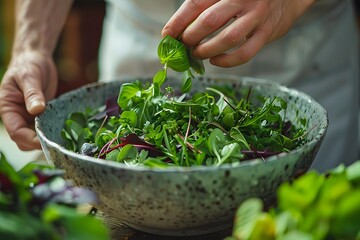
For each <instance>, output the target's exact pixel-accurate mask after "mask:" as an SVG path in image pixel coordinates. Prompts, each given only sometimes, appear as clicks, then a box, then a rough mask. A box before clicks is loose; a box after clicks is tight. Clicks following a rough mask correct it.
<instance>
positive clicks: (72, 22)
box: [0, 0, 105, 169]
mask: <svg viewBox="0 0 360 240" xmlns="http://www.w3.org/2000/svg"><path fill="white" fill-rule="evenodd" d="M14 5H15V1H14V0H0V81H1V79H2V77H3V74H4V72H5V70H6V66H7V65H8V63H9V60H10V54H11V48H12V41H13V37H14V24H15V22H14ZM104 14H105V2H104V1H102V0H75V1H74V5H73V7H72V9H71V12H70V15H69V17H68V18H67V21H66V23H65V27H64V29H63V32H62V34H61V37H60V40H59V44H58V46H57V48H56V50H55V53H54V59H55V63H56V65H57V68H58V74H59V88H58V93H57V95H59V94H61V93H64V92H66V91H69V90H71V89H74V88H77V87H79V86H81V85H83V84H86V83H90V82H94V81H96V80H97V77H98V67H97V56H98V46H99V43H100V36H101V31H102V21H103V17H104ZM0 121H1V120H0ZM0 151H1V152H3V153H4V154H5V156H6V157H7V159H8V160H9V162H10V163H12V164H13V165H14V167H15V168H16V169H19V168H20V167H22V166H23V165H24V164H25V163H27V162H30V161H33V160H39V159H40V158H42V157H43V155H42V152H41V151H30V152H23V151H20V150H19V149H18V147H17V146H16V144H15V143H14V142H13V141H12V140H11V139H10V138H9V136H8V134H7V132H6V130H5V129H4V127H3V126H2V124H1V122H0Z"/></svg>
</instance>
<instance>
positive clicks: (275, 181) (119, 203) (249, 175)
mask: <svg viewBox="0 0 360 240" xmlns="http://www.w3.org/2000/svg"><path fill="white" fill-rule="evenodd" d="M136 79H140V80H143V81H151V78H146V77H145V78H136ZM136 79H134V78H133V79H122V80H121V81H115V82H109V83H97V84H91V85H88V86H85V87H82V88H80V89H77V90H74V91H72V92H69V93H67V94H64V95H62V96H60V97H59V98H57V99H54V100H52V101H50V102H49V103H48V105H47V107H46V110H45V112H44V113H42V114H41V115H40V116H38V117H37V118H36V122H35V123H36V126H35V127H36V131H37V133H38V136H39V138H40V141H41V144H42V148H43V151H44V154H45V156H46V158H47V160H48V161H50V162H51V163H53V164H54V165H55V166H56V167H58V168H62V169H64V170H65V171H66V177H68V178H70V179H72V180H73V181H74V182H75V183H76V184H77V185H80V186H83V187H87V188H89V189H91V190H93V191H94V192H95V193H96V194H97V196H98V198H99V203H98V204H97V205H96V207H98V208H99V209H100V210H101V211H102V212H103V213H104V214H105V215H108V216H109V217H111V218H115V219H119V220H120V221H122V222H124V223H125V224H127V225H129V226H130V227H133V228H135V229H137V230H141V231H144V232H150V233H155V234H162V235H172V236H179V235H198V234H205V233H210V232H216V231H219V230H222V229H225V228H227V227H230V226H231V225H232V222H233V217H234V213H235V211H236V209H237V207H238V206H239V205H240V203H241V202H243V201H244V200H245V199H247V198H249V197H260V198H261V199H263V201H264V202H265V204H269V203H271V202H272V201H273V200H274V198H275V191H276V189H277V187H278V186H279V185H280V184H281V183H282V182H284V181H286V180H289V179H291V178H293V177H294V176H296V175H297V174H299V173H302V172H305V171H307V170H308V168H309V167H310V165H311V163H312V161H313V159H314V157H315V155H316V153H317V151H318V149H319V147H320V145H321V142H322V140H323V138H324V136H325V133H326V129H327V126H328V118H327V113H326V111H325V109H324V108H323V107H322V106H320V105H319V104H318V103H317V102H316V101H314V99H312V98H311V97H309V96H308V95H306V94H304V93H302V92H299V91H297V90H294V89H289V88H286V87H284V86H280V85H278V84H276V83H273V82H268V81H264V80H259V79H252V78H244V77H237V76H211V77H204V78H200V79H198V80H195V81H193V88H192V89H193V90H195V91H201V90H203V89H204V88H205V87H206V86H209V85H214V84H220V83H221V84H224V83H226V84H230V85H231V86H232V87H234V88H236V89H239V91H240V90H241V89H244V88H249V87H252V96H256V95H257V94H260V95H263V96H275V95H276V96H281V97H283V98H284V99H285V100H286V101H287V102H288V107H289V110H288V111H287V113H286V115H287V117H288V118H289V120H291V121H292V122H296V119H297V118H306V119H307V121H308V130H309V134H308V135H307V138H308V140H309V142H308V143H306V144H305V145H303V146H302V147H301V148H299V149H297V150H294V151H292V152H290V153H287V154H280V155H278V156H273V157H270V158H268V159H266V161H264V160H262V159H258V160H250V161H243V162H241V163H238V164H233V165H223V166H221V167H191V168H185V167H169V168H166V169H152V168H149V167H129V166H127V165H125V164H122V163H117V162H111V161H106V160H101V159H96V158H92V157H88V156H83V155H80V154H77V153H74V152H71V151H68V150H66V149H65V148H64V147H62V145H63V140H62V138H61V135H60V132H61V129H62V128H63V125H64V120H65V118H66V117H67V116H68V114H69V113H71V112H75V111H84V110H85V108H86V107H99V106H101V105H103V104H104V102H105V99H106V98H107V97H109V96H113V95H117V94H118V92H119V89H120V86H121V83H123V82H131V81H133V80H136ZM178 82H179V81H178V80H177V79H170V80H168V81H167V83H168V84H171V85H173V86H175V87H176V86H178ZM177 88H179V87H177ZM310 129H311V131H310Z"/></svg>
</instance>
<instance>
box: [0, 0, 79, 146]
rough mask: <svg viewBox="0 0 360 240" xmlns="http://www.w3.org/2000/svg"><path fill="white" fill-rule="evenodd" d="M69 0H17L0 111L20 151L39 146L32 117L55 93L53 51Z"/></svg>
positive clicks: (68, 8)
mask: <svg viewBox="0 0 360 240" xmlns="http://www.w3.org/2000/svg"><path fill="white" fill-rule="evenodd" d="M71 4H72V0H61V1H59V0H18V1H17V2H16V9H15V18H16V29H15V39H14V44H13V50H12V56H11V61H10V64H9V66H8V69H7V71H6V73H5V74H4V77H3V79H2V81H1V86H0V114H1V118H2V122H3V124H4V126H5V128H6V129H7V131H8V133H9V135H10V137H11V139H12V140H14V141H15V142H16V143H17V145H18V146H19V148H20V149H21V150H33V149H40V143H39V140H38V138H37V136H36V133H35V131H34V130H33V122H34V116H35V115H37V114H39V113H41V112H42V111H44V109H45V104H46V100H48V99H51V98H53V97H54V96H55V94H56V90H57V71H56V67H55V64H54V62H53V57H52V55H53V51H54V49H55V47H56V44H57V40H58V38H59V35H60V33H61V30H62V28H63V25H64V23H65V20H66V17H67V15H68V12H69V10H70V7H71Z"/></svg>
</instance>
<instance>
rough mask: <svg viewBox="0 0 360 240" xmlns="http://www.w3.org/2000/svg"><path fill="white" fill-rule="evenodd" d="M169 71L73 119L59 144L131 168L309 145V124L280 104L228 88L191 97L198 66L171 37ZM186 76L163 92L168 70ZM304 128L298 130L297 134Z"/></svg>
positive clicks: (164, 55)
mask: <svg viewBox="0 0 360 240" xmlns="http://www.w3.org/2000/svg"><path fill="white" fill-rule="evenodd" d="M158 55H159V59H160V61H161V63H162V64H163V65H164V68H163V69H161V70H160V71H159V72H158V73H156V74H155V76H154V78H153V81H152V83H142V82H140V81H134V82H130V83H124V84H123V85H122V86H121V88H120V90H119V95H118V96H109V98H108V99H107V101H106V103H104V107H101V108H98V109H93V108H89V109H88V110H87V111H85V112H74V113H71V114H70V115H69V117H68V118H67V119H66V121H65V124H64V128H63V130H62V137H63V139H64V140H65V142H66V148H67V149H70V150H72V151H75V152H79V153H81V154H85V155H89V156H93V157H96V158H102V159H108V160H112V161H117V162H123V163H126V164H129V165H146V166H153V167H166V166H196V165H206V166H210V165H213V166H220V165H222V164H224V163H234V162H239V161H241V160H248V159H254V158H263V159H266V158H267V157H269V156H273V155H276V154H279V153H282V152H289V151H291V150H293V149H295V148H297V147H299V146H300V145H302V144H303V143H304V142H305V138H304V136H305V135H306V132H305V130H304V128H305V126H306V121H305V120H303V119H299V122H298V123H296V124H294V123H292V122H290V121H289V120H287V119H286V110H287V103H286V101H285V100H284V99H282V98H280V97H273V98H265V97H259V98H258V99H257V101H256V103H253V102H251V101H250V100H249V99H250V96H251V94H252V92H251V89H248V90H247V91H246V92H243V93H242V95H240V96H239V94H238V93H236V92H235V90H234V89H232V88H230V87H226V86H214V87H208V88H206V90H205V91H203V92H196V93H195V94H189V92H190V90H191V86H192V81H193V78H194V75H195V74H203V73H204V66H203V64H202V62H201V61H199V60H196V59H194V58H193V57H192V55H191V51H189V50H187V49H186V48H185V46H184V45H183V44H182V43H181V42H179V41H177V40H176V39H173V38H171V37H169V36H167V37H164V38H163V40H162V41H161V42H160V44H159V47H158ZM169 68H171V69H172V70H174V71H177V72H182V73H183V77H182V87H181V92H180V93H179V90H180V89H174V88H172V87H170V86H166V84H165V82H166V79H167V72H168V69H169ZM295 126H301V127H295Z"/></svg>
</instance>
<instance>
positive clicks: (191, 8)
mask: <svg viewBox="0 0 360 240" xmlns="http://www.w3.org/2000/svg"><path fill="white" fill-rule="evenodd" d="M315 1H316V0H295V1H294V0H258V1H254V0H228V1H218V0H186V1H185V2H184V3H183V5H182V6H181V7H180V8H179V10H178V11H177V12H176V13H175V14H174V15H173V17H172V18H171V19H170V20H169V21H168V23H167V24H166V25H165V26H164V28H163V30H162V35H163V36H165V35H171V36H172V37H175V38H178V37H179V36H181V41H182V42H183V43H184V44H185V45H187V46H188V47H193V48H194V49H193V54H194V56H195V57H198V58H201V59H208V58H209V59H210V62H211V63H212V64H213V65H217V66H221V67H233V66H237V65H240V64H243V63H246V62H247V61H249V60H250V59H251V58H252V57H254V56H255V54H256V53H257V52H258V51H259V50H260V49H261V48H262V47H263V46H264V45H265V44H267V43H269V42H271V41H273V40H276V39H278V38H281V37H282V36H283V35H285V34H286V33H287V32H288V31H289V29H290V28H291V26H292V25H293V24H294V23H295V22H296V20H297V19H298V18H300V17H301V16H302V15H303V14H304V13H305V12H306V11H307V9H309V8H310V7H311V5H312V4H314V3H315ZM226 24H228V26H226V27H225V28H224V29H223V30H221V31H220V32H219V33H217V34H215V36H211V37H210V38H209V39H206V40H205V38H207V37H209V36H210V35H211V34H213V33H214V32H216V31H217V30H219V29H220V28H222V27H224V26H225V25H226Z"/></svg>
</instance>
